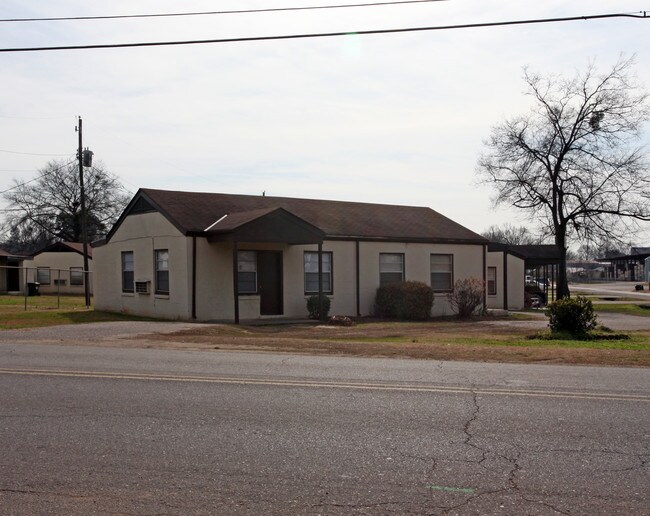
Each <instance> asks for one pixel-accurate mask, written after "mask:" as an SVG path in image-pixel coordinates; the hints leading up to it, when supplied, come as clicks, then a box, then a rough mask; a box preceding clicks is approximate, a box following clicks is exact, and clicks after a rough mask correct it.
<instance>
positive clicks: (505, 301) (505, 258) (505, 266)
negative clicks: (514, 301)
mask: <svg viewBox="0 0 650 516" xmlns="http://www.w3.org/2000/svg"><path fill="white" fill-rule="evenodd" d="M494 281H495V283H496V278H494ZM503 309H504V310H507V309H508V252H507V251H504V252H503Z"/></svg>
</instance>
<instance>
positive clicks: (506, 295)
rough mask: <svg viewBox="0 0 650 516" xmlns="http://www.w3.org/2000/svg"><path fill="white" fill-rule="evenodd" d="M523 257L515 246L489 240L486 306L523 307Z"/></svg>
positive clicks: (499, 307) (509, 308)
mask: <svg viewBox="0 0 650 516" xmlns="http://www.w3.org/2000/svg"><path fill="white" fill-rule="evenodd" d="M525 259H526V257H525V256H524V255H523V254H522V253H520V252H518V251H517V250H516V248H515V246H512V245H507V244H499V243H494V242H490V244H489V245H488V257H487V285H486V286H487V306H488V308H497V309H503V310H521V309H522V308H524V304H525V301H524V277H525V271H526V265H525Z"/></svg>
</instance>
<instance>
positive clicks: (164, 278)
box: [156, 249, 169, 294]
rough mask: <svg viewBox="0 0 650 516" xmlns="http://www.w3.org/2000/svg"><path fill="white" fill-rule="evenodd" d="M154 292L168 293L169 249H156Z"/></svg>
mask: <svg viewBox="0 0 650 516" xmlns="http://www.w3.org/2000/svg"><path fill="white" fill-rule="evenodd" d="M156 294H169V251H168V250H167V249H158V250H157V251H156Z"/></svg>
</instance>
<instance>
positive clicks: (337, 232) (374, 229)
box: [107, 188, 487, 244]
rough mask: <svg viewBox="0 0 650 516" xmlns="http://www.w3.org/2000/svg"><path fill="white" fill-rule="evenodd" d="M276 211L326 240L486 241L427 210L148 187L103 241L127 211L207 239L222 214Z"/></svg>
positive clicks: (238, 217) (242, 216)
mask: <svg viewBox="0 0 650 516" xmlns="http://www.w3.org/2000/svg"><path fill="white" fill-rule="evenodd" d="M278 208H282V209H283V210H285V211H286V212H288V213H290V214H291V215H293V216H295V217H297V218H299V219H302V220H303V221H304V222H306V223H307V224H309V225H311V226H314V227H315V228H318V229H319V230H320V231H322V232H323V234H324V235H325V238H327V239H337V238H338V239H357V238H358V239H361V240H393V241H408V242H444V243H476V244H487V240H486V239H485V238H484V237H482V236H480V235H478V234H477V233H474V232H473V231H471V230H469V229H467V228H465V227H463V226H461V225H460V224H458V223H456V222H454V221H453V220H451V219H449V218H447V217H445V216H444V215H441V214H440V213H438V212H436V211H434V210H432V209H430V208H425V207H414V206H397V205H387V204H370V203H360V202H344V201H326V200H316V199H297V198H292V197H270V196H257V195H233V194H220V193H198V192H179V191H170V190H153V189H148V188H142V189H140V190H138V192H137V193H136V195H135V196H134V198H133V199H132V201H131V203H130V204H129V206H128V207H127V209H126V210H125V211H124V213H123V214H122V216H121V217H120V219H119V220H118V221H117V223H116V224H115V226H114V227H113V229H112V230H111V231H110V233H109V234H108V237H107V240H110V238H111V236H112V235H113V234H114V232H115V231H116V229H117V228H118V227H119V225H120V224H121V222H122V221H123V220H124V217H126V216H128V215H129V214H131V213H142V212H146V211H154V210H155V211H159V212H160V213H162V214H163V215H164V216H165V217H166V218H167V219H168V220H169V221H170V222H171V223H172V224H173V225H174V226H176V228H178V230H179V231H180V232H181V233H183V234H184V235H202V236H209V233H210V231H209V230H208V231H206V229H209V228H212V226H214V224H215V222H217V221H219V220H220V219H223V217H224V216H225V215H228V217H226V218H225V219H223V222H226V221H227V220H228V218H230V221H229V222H228V224H232V223H233V222H234V223H237V222H238V221H240V222H241V223H243V222H244V221H246V222H248V221H250V220H253V219H256V218H258V217H261V216H263V215H265V214H268V213H270V212H271V211H272V210H275V209H278ZM218 226H219V224H217V225H216V226H214V228H213V229H216V228H217V227H218ZM224 227H225V226H224Z"/></svg>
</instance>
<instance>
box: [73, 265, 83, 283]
mask: <svg viewBox="0 0 650 516" xmlns="http://www.w3.org/2000/svg"><path fill="white" fill-rule="evenodd" d="M83 284H84V268H83V267H70V285H83Z"/></svg>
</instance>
